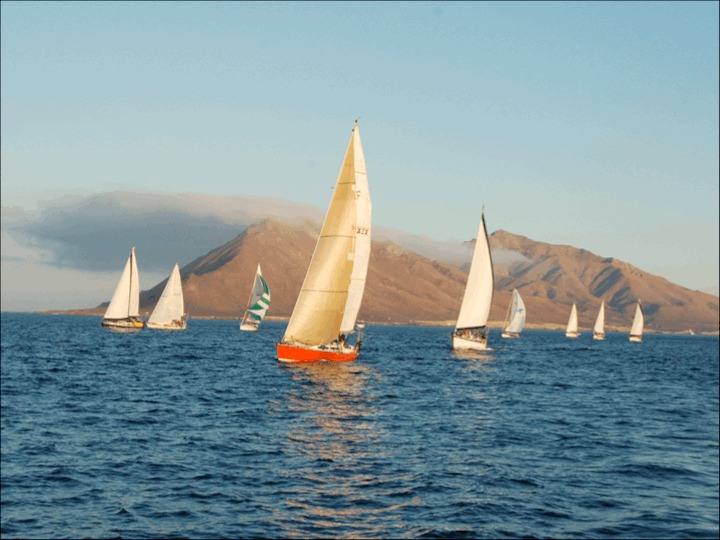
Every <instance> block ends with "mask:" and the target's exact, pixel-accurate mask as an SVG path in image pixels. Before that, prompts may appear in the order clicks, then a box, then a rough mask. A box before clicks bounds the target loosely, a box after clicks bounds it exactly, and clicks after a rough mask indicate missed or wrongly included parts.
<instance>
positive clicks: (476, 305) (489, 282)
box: [455, 212, 495, 329]
mask: <svg viewBox="0 0 720 540" xmlns="http://www.w3.org/2000/svg"><path fill="white" fill-rule="evenodd" d="M494 281H495V280H494V276H493V263H492V256H491V255H490V243H489V241H488V236H487V229H486V228H485V212H483V214H482V218H481V219H480V226H479V228H478V233H477V239H476V240H475V251H474V253H473V258H472V262H471V263H470V273H469V274H468V280H467V284H466V285H465V296H463V301H462V305H461V306H460V315H458V320H457V324H456V325H455V328H456V329H462V328H478V327H483V326H486V325H487V321H488V317H489V315H490V306H491V304H492V297H493V287H494Z"/></svg>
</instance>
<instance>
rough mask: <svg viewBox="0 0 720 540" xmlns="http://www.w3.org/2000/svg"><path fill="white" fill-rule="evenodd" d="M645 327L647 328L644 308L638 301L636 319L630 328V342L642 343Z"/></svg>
mask: <svg viewBox="0 0 720 540" xmlns="http://www.w3.org/2000/svg"><path fill="white" fill-rule="evenodd" d="M643 326H645V317H644V315H643V310H642V306H641V305H640V300H638V302H637V307H636V308H635V318H634V319H633V323H632V327H631V328H630V337H629V339H630V341H632V342H633V343H642V333H643Z"/></svg>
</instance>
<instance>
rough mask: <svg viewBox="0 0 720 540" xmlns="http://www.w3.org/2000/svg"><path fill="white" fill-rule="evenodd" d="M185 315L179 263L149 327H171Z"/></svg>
mask: <svg viewBox="0 0 720 540" xmlns="http://www.w3.org/2000/svg"><path fill="white" fill-rule="evenodd" d="M184 315H185V302H184V299H183V291H182V280H181V278H180V267H179V266H178V264H177V263H175V266H174V267H173V269H172V272H170V277H168V280H167V283H166V284H165V288H164V289H163V292H162V294H161V295H160V299H159V300H158V303H157V304H156V305H155V309H154V310H153V312H152V314H151V315H150V318H149V319H148V322H147V325H148V326H155V327H157V326H170V325H172V324H173V323H175V322H176V321H178V322H179V321H182V320H183V316H184Z"/></svg>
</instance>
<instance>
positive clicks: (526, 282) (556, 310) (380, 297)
mask: <svg viewBox="0 0 720 540" xmlns="http://www.w3.org/2000/svg"><path fill="white" fill-rule="evenodd" d="M318 233H319V225H318V224H317V223H315V222H312V221H303V222H294V223H289V222H282V221H279V220H276V219H264V220H261V221H258V222H256V223H254V224H252V225H250V226H249V227H248V228H247V229H246V230H245V231H243V232H242V233H241V234H239V235H238V236H237V237H235V238H234V239H232V240H231V241H229V242H227V243H226V244H224V245H222V246H220V247H218V248H216V249H213V250H211V251H210V252H208V253H207V254H205V255H203V256H201V257H198V258H197V259H195V260H193V261H192V262H191V263H189V264H187V265H185V266H184V267H182V269H181V275H182V282H183V291H184V297H185V306H186V311H187V312H188V314H189V315H190V317H193V316H195V317H218V318H239V317H241V316H242V314H243V312H244V309H245V306H246V303H247V300H248V296H249V294H250V288H251V285H252V282H253V278H254V275H255V269H256V267H257V264H258V263H260V265H261V266H262V272H263V276H264V277H265V279H266V280H267V282H268V284H269V286H270V289H271V293H272V303H271V306H270V310H269V316H271V317H273V318H285V317H289V316H290V314H291V313H292V309H293V307H294V304H295V300H296V298H297V295H298V292H299V291H300V287H301V285H302V281H303V279H304V277H305V272H306V270H307V267H308V264H309V262H310V258H311V256H312V252H313V249H314V246H315V241H316V239H317V235H318ZM378 236H380V235H378ZM473 244H474V241H469V242H466V243H465V245H464V248H463V249H464V251H465V256H464V262H460V261H459V259H461V258H462V257H460V256H459V253H458V251H457V250H451V251H452V252H451V253H450V252H449V253H448V254H446V255H448V256H447V257H446V259H447V260H439V259H431V258H429V257H426V256H424V255H421V254H419V253H416V252H414V251H411V250H409V249H406V248H404V247H401V246H400V245H399V244H398V243H396V242H393V241H391V240H389V239H388V238H387V237H383V236H380V238H379V239H377V240H374V241H373V244H372V251H371V256H370V267H369V270H368V277H367V285H366V290H365V296H364V299H363V303H362V307H361V309H360V315H359V316H360V319H361V320H365V321H366V322H368V323H371V324H373V323H375V324H383V323H384V324H448V325H450V324H453V323H454V322H455V320H456V318H457V314H458V311H459V309H460V302H461V300H462V295H463V292H464V288H465V282H466V280H467V267H468V266H469V262H470V259H471V256H472V247H473ZM490 247H491V250H492V254H493V261H494V273H495V294H494V297H493V304H492V309H491V312H490V325H491V326H495V327H499V326H501V325H502V323H503V321H504V319H505V316H506V312H507V308H508V305H509V302H510V296H511V293H512V290H513V288H517V289H518V291H519V292H520V294H521V295H522V297H523V299H524V301H525V304H526V308H527V313H528V315H527V325H526V327H528V328H532V327H538V328H564V326H565V325H566V324H567V319H568V316H569V313H570V307H571V305H572V303H573V302H574V303H576V304H577V308H578V314H579V322H580V327H581V329H588V330H589V329H590V328H591V327H592V324H593V323H594V320H595V317H596V315H597V311H598V308H599V306H600V301H601V299H602V300H605V303H606V328H607V330H609V331H627V330H628V329H629V327H630V324H631V321H632V316H633V313H634V309H635V302H636V301H637V299H640V300H642V304H643V308H644V312H645V327H646V329H647V330H648V331H657V332H682V331H687V330H688V329H691V328H692V329H693V330H694V331H696V332H709V333H716V332H717V331H718V324H719V313H720V306H719V303H718V298H717V297H715V296H712V295H710V294H706V293H702V292H699V291H692V290H690V289H687V288H684V287H681V286H679V285H676V284H673V283H671V282H669V281H668V280H666V279H665V278H662V277H659V276H654V275H651V274H648V273H646V272H643V271H642V270H640V269H638V268H636V267H634V266H632V265H630V264H628V263H625V262H623V261H620V260H617V259H613V258H603V257H599V256H597V255H594V254H592V253H590V252H588V251H586V250H583V249H579V248H575V247H572V246H564V245H552V244H547V243H543V242H538V241H534V240H531V239H529V238H526V237H523V236H519V235H515V234H512V233H509V232H507V231H503V230H499V231H495V232H494V233H493V234H492V235H491V236H490ZM449 260H452V261H453V262H448V261H449ZM141 275H142V269H141ZM164 286H165V281H162V282H160V283H158V284H157V285H155V286H154V287H152V288H151V289H149V290H146V291H143V292H142V293H141V297H140V305H141V312H142V313H144V314H145V315H148V314H149V313H150V312H151V311H152V308H153V307H154V305H155V303H156V302H157V299H158V298H159V297H160V294H161V293H162V290H163V288H164ZM106 305H107V304H102V305H100V306H98V307H96V308H95V309H93V310H85V311H86V312H92V313H98V314H101V313H103V312H104V306H106Z"/></svg>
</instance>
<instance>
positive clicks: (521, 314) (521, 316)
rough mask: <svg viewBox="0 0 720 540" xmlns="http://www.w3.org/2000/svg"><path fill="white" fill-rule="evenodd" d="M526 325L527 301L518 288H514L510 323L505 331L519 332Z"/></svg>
mask: <svg viewBox="0 0 720 540" xmlns="http://www.w3.org/2000/svg"><path fill="white" fill-rule="evenodd" d="M524 327H525V302H523V299H522V297H521V296H520V293H519V292H518V290H517V289H513V296H512V303H511V305H510V323H509V324H508V325H507V326H506V327H505V330H504V331H505V332H508V333H513V334H519V333H520V332H522V329H523V328H524Z"/></svg>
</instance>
